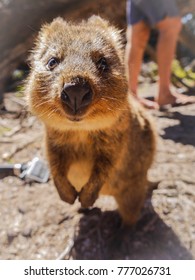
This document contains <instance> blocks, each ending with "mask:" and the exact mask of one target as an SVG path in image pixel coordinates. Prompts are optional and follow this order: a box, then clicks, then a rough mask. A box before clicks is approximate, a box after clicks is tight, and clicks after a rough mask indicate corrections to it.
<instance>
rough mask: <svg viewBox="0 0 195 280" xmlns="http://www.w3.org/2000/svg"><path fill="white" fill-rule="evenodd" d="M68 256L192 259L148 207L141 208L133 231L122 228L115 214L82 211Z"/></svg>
mask: <svg viewBox="0 0 195 280" xmlns="http://www.w3.org/2000/svg"><path fill="white" fill-rule="evenodd" d="M147 204H148V203H147ZM149 204H150V203H149ZM71 257H72V258H74V259H91V260H94V259H97V260H101V259H105V260H106V259H111V260H112V259H124V260H125V259H132V260H136V259H158V260H160V259H166V260H173V259H176V260H180V259H181V260H182V259H188V260H189V259H192V256H191V254H190V253H189V252H188V251H187V249H186V248H184V247H183V246H182V244H181V243H180V241H179V239H178V238H177V236H176V235H175V234H174V232H173V231H172V229H171V228H170V227H168V226H167V225H166V224H165V223H164V222H163V220H162V219H161V218H160V217H159V216H158V214H157V213H156V212H155V211H154V209H153V207H152V206H151V204H150V205H149V207H148V206H147V207H145V208H144V211H143V215H142V218H141V219H140V221H139V222H138V224H137V225H136V227H135V228H134V229H132V228H128V227H123V226H122V225H121V220H120V217H119V215H118V213H117V212H115V211H105V212H102V211H101V210H100V209H99V208H93V209H91V210H87V211H85V213H84V216H83V217H82V219H81V220H80V223H79V228H78V232H77V234H76V237H75V243H74V247H73V249H72V252H71Z"/></svg>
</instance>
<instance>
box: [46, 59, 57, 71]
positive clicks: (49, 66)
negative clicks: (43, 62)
mask: <svg viewBox="0 0 195 280" xmlns="http://www.w3.org/2000/svg"><path fill="white" fill-rule="evenodd" d="M58 64H59V60H58V59H57V58H55V57H52V58H50V60H49V61H48V62H47V69H48V70H53V69H54V68H55V67H56V66H57V65H58Z"/></svg>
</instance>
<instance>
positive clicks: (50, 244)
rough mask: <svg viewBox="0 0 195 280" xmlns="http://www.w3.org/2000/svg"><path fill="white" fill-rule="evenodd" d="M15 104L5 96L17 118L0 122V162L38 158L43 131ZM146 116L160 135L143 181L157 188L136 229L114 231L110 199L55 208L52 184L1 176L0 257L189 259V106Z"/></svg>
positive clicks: (194, 109)
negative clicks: (87, 205)
mask: <svg viewBox="0 0 195 280" xmlns="http://www.w3.org/2000/svg"><path fill="white" fill-rule="evenodd" d="M144 90H145V89H144V88H143V89H142V91H143V92H144ZM153 91H156V86H155V85H153V86H150V92H153ZM13 98H15V100H13ZM16 100H18V102H20V98H18V97H16V96H15V95H13V94H7V95H6V102H7V104H8V107H9V106H10V108H13V103H14V105H15V107H16V111H17V113H16V114H5V115H3V116H2V118H1V119H0V137H1V139H0V155H1V160H0V161H1V162H14V163H16V162H26V161H29V160H31V159H32V158H33V157H34V156H35V155H37V156H41V157H42V158H44V153H43V150H44V149H43V148H44V141H43V128H42V125H41V124H40V123H39V122H38V121H37V120H36V118H35V117H33V116H29V115H27V114H26V113H25V110H24V109H23V110H22V111H21V108H22V107H21V106H20V105H19V104H18V102H17V103H16V102H15V101H16ZM20 103H21V102H20ZM16 104H18V105H17V106H16ZM151 114H152V115H153V116H154V119H155V121H156V126H157V129H158V134H159V137H158V151H157V155H156V159H155V162H154V164H153V166H152V168H151V170H150V171H149V178H150V180H151V181H152V182H158V184H156V183H155V184H154V186H155V188H154V190H153V192H152V193H151V195H150V196H149V197H148V199H147V200H146V203H145V207H144V209H143V212H142V216H141V218H140V220H139V222H138V224H137V225H136V227H135V228H126V227H123V226H121V220H120V218H119V216H118V214H117V212H116V211H115V210H116V205H115V202H114V200H113V199H112V198H111V197H103V196H102V197H100V198H99V199H98V200H97V202H96V204H95V205H94V207H93V208H92V209H89V210H85V211H84V210H82V209H80V204H79V202H75V204H74V205H72V206H70V205H68V204H66V203H64V202H62V201H61V200H60V198H59V196H58V194H57V191H56V189H55V187H54V185H53V183H52V180H50V181H49V182H48V183H45V184H38V183H33V184H28V183H25V182H24V181H22V180H20V179H18V178H16V177H7V178H4V179H2V180H0V259H57V258H61V259H195V105H187V106H182V107H177V108H172V109H170V110H168V111H165V112H157V111H152V112H151Z"/></svg>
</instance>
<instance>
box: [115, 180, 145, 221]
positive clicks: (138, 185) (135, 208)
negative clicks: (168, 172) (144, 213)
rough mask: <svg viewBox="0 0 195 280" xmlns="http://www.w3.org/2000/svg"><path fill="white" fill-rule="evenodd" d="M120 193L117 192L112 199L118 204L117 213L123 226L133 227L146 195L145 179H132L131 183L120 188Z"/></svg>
mask: <svg viewBox="0 0 195 280" xmlns="http://www.w3.org/2000/svg"><path fill="white" fill-rule="evenodd" d="M120 189H121V192H117V193H116V194H115V195H114V197H115V199H116V201H117V203H118V211H119V214H120V215H121V217H122V219H123V222H124V224H126V225H134V224H135V223H136V222H137V221H138V219H139V217H140V212H141V209H142V207H143V205H144V201H145V198H146V193H147V179H146V176H144V177H143V178H139V177H138V178H136V180H135V179H133V180H132V181H131V182H128V180H127V182H126V183H125V185H123V186H120Z"/></svg>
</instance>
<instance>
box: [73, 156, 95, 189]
mask: <svg viewBox="0 0 195 280" xmlns="http://www.w3.org/2000/svg"><path fill="white" fill-rule="evenodd" d="M92 168H93V162H92V160H84V159H83V160H79V161H76V162H74V163H72V164H71V166H70V168H69V171H68V180H69V182H70V183H71V184H72V185H73V186H74V187H75V189H76V190H77V191H78V192H79V191H80V190H81V189H82V187H83V186H84V185H85V184H86V183H87V182H88V181H89V178H90V176H91V171H92Z"/></svg>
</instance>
